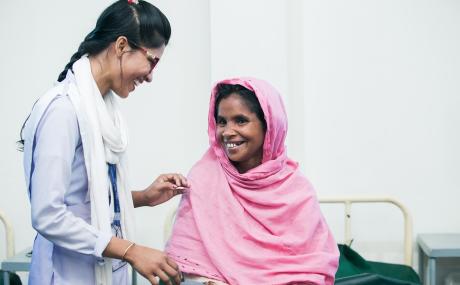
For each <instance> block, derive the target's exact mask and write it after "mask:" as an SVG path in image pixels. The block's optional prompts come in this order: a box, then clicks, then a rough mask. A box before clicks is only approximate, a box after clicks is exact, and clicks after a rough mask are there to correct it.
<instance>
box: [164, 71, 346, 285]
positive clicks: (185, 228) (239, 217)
mask: <svg viewBox="0 0 460 285" xmlns="http://www.w3.org/2000/svg"><path fill="white" fill-rule="evenodd" d="M219 83H225V84H239V85H242V86H244V87H246V88H247V89H249V90H252V91H254V92H255V94H256V96H257V98H258V100H259V102H260V105H261V107H262V110H263V112H264V116H265V120H266V122H267V130H266V134H265V141H264V146H263V159H262V164H261V165H259V166H257V167H255V168H253V169H251V170H249V171H247V172H246V173H242V174H240V173H238V171H237V170H236V168H235V167H234V166H233V165H232V163H231V162H230V161H229V159H228V158H227V156H226V154H225V152H224V150H223V149H222V147H221V145H220V144H219V143H218V141H217V139H216V123H215V119H214V105H215V101H216V95H217V94H216V90H217V88H216V87H217V85H216V86H215V87H214V88H213V91H212V94H211V101H210V104H209V115H208V116H209V117H208V123H209V128H208V134H209V143H210V148H209V149H208V151H207V152H206V153H205V155H204V156H203V158H202V159H201V160H200V161H198V162H197V163H196V164H195V166H194V167H193V168H192V169H191V171H190V173H189V177H188V179H189V181H190V182H191V185H192V187H191V189H190V191H189V192H188V193H187V194H184V196H183V197H182V200H181V204H180V206H179V209H178V213H177V216H176V221H175V224H174V228H173V232H172V237H171V239H170V240H169V241H168V244H167V247H166V252H167V253H168V254H169V255H170V256H171V257H172V258H174V260H175V261H176V262H177V263H178V264H179V266H180V268H181V270H182V271H183V272H186V273H191V274H196V275H199V276H205V277H209V278H212V279H217V280H222V281H225V282H227V283H229V284H244V285H248V284H333V283H334V275H335V272H336V270H337V266H338V257H339V253H338V249H337V245H336V242H335V240H334V238H333V236H332V234H331V232H330V230H329V228H328V226H327V224H326V222H325V221H324V218H323V216H322V214H321V212H320V208H319V204H318V201H317V199H316V194H315V191H314V190H313V188H312V186H311V185H310V183H309V182H308V180H307V179H306V178H305V177H304V176H303V175H302V173H301V172H300V171H299V170H298V165H297V163H296V162H294V161H292V160H290V159H289V158H287V156H286V149H285V146H284V140H285V137H286V132H287V116H286V112H285V109H284V105H283V102H282V99H281V97H280V95H279V94H278V92H277V91H276V90H275V89H274V88H273V87H272V86H271V85H269V84H268V83H267V82H265V81H262V80H258V79H254V78H236V79H228V80H223V81H221V82H219ZM219 83H218V84H219Z"/></svg>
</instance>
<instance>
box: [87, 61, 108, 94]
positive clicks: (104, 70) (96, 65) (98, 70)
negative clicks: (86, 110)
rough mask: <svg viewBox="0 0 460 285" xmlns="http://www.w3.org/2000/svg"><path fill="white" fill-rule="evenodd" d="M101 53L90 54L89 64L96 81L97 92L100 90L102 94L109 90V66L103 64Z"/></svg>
mask: <svg viewBox="0 0 460 285" xmlns="http://www.w3.org/2000/svg"><path fill="white" fill-rule="evenodd" d="M102 56H103V55H102V53H101V54H98V55H95V56H90V57H89V62H90V65H91V73H92V74H93V78H94V81H96V85H97V87H98V89H99V92H101V94H102V96H104V95H105V94H107V93H108V92H109V91H110V86H111V82H110V74H109V72H108V71H109V68H108V67H107V66H104V64H103V63H104V62H106V61H104V60H103V59H102V58H101V57H102Z"/></svg>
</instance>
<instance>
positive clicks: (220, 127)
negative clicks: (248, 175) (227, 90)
mask: <svg viewBox="0 0 460 285" xmlns="http://www.w3.org/2000/svg"><path fill="white" fill-rule="evenodd" d="M216 128H217V129H216V136H217V140H218V142H219V143H220V144H221V146H222V148H223V149H224V151H225V153H226V154H227V156H228V158H229V160H230V161H231V162H232V163H233V165H234V166H235V167H236V169H237V170H238V171H239V172H240V173H244V172H246V171H248V170H250V169H252V168H254V167H256V166H258V165H260V164H261V163H262V154H263V144H264V138H265V131H264V128H263V124H262V122H261V121H260V120H259V118H258V117H257V115H256V114H255V113H254V112H252V111H251V110H250V109H249V107H248V105H247V103H246V102H245V101H244V99H242V98H241V96H240V95H239V94H237V93H232V94H230V95H229V96H228V97H226V98H225V99H222V100H221V101H220V102H219V106H217V119H216Z"/></svg>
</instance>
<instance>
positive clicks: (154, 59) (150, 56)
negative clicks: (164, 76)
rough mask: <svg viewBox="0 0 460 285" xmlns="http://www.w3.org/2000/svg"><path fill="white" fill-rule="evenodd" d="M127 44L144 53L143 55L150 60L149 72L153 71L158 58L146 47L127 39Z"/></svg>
mask: <svg viewBox="0 0 460 285" xmlns="http://www.w3.org/2000/svg"><path fill="white" fill-rule="evenodd" d="M129 44H130V45H132V46H133V47H135V48H136V49H138V50H140V51H141V52H142V53H143V54H144V55H145V57H146V58H147V60H148V61H149V62H150V72H149V73H151V72H152V71H153V69H154V68H155V66H156V65H157V64H158V62H159V61H160V58H159V57H157V56H154V55H153V54H152V53H151V52H150V51H148V50H147V49H146V48H143V47H141V46H139V45H137V44H135V43H133V42H131V41H129Z"/></svg>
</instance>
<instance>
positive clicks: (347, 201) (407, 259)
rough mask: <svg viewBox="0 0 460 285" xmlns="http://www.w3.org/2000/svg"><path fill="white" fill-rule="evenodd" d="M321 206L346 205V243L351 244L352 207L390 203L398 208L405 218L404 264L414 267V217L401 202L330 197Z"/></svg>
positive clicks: (388, 198) (386, 199)
mask: <svg viewBox="0 0 460 285" xmlns="http://www.w3.org/2000/svg"><path fill="white" fill-rule="evenodd" d="M319 202H320V204H344V206H345V209H344V213H345V233H344V234H345V243H346V244H350V242H351V240H352V239H351V205H352V204H356V203H366V204H368V203H389V204H393V205H395V206H396V207H398V208H399V209H400V210H401V212H402V214H403V217H404V264H406V265H408V266H412V217H411V215H410V213H409V210H408V209H407V208H406V207H405V206H404V205H403V204H402V203H401V202H399V201H397V200H395V199H393V198H390V197H328V198H320V199H319Z"/></svg>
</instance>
